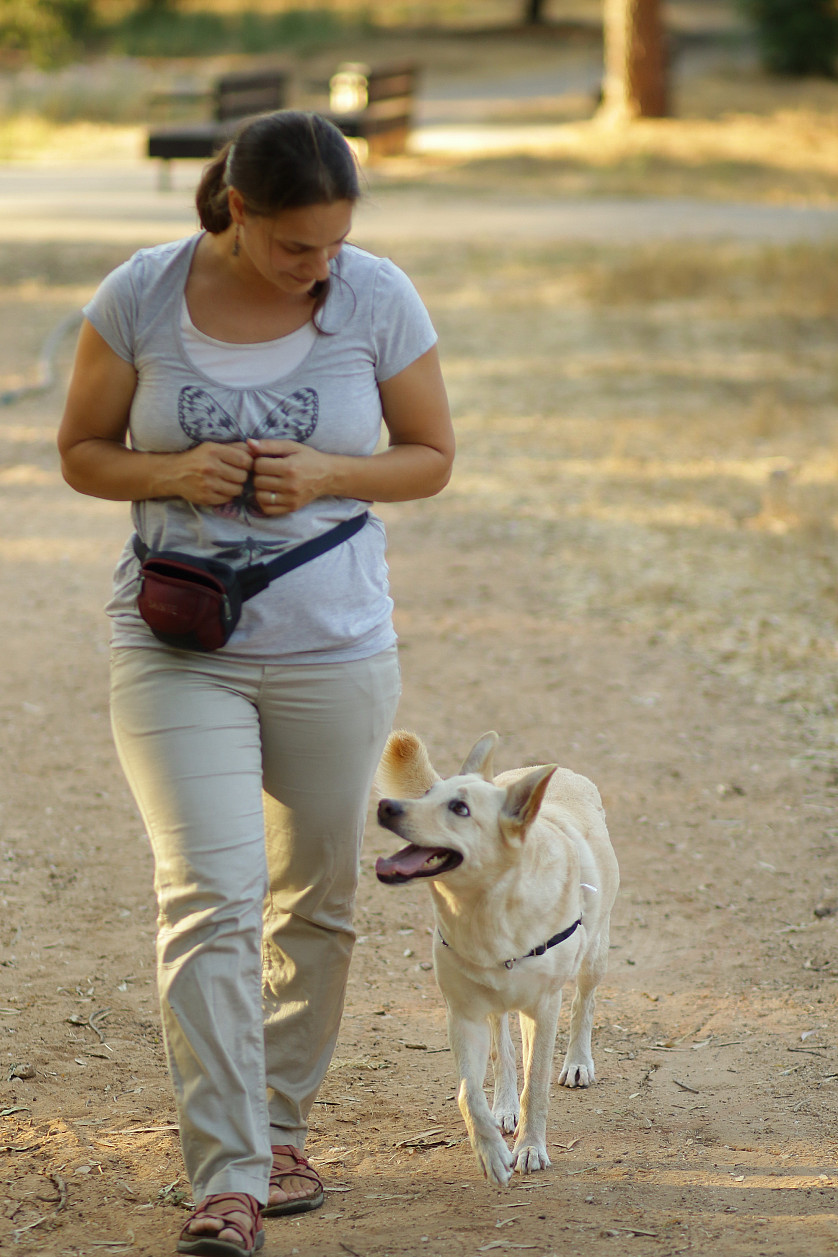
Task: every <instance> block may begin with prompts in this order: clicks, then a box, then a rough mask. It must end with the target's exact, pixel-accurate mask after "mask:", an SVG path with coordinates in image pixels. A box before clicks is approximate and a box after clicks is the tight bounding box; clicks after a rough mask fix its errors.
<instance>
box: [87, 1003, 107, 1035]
mask: <svg viewBox="0 0 838 1257" xmlns="http://www.w3.org/2000/svg"><path fill="white" fill-rule="evenodd" d="M110 1012H111V1010H110V1009H109V1008H100V1009H99V1011H98V1012H97V1013H91V1014H90V1016H89V1017H88V1019H87V1024H88V1025H89V1026H90V1029H91V1030H92V1031H93V1033H94V1034H98V1036H99V1042H100V1043H104V1042H105V1032H104V1030H101V1029H100V1028H99V1026H98V1025H97V1022H100V1021H104V1020H105V1018H106V1017H109V1016H110Z"/></svg>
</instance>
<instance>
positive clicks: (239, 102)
mask: <svg viewBox="0 0 838 1257" xmlns="http://www.w3.org/2000/svg"><path fill="white" fill-rule="evenodd" d="M288 85H289V73H288V71H287V70H257V71H254V72H252V73H240V74H224V75H222V77H221V78H220V79H219V80H218V82H217V84H216V86H215V117H216V120H217V121H218V122H227V121H229V120H230V119H232V118H247V117H249V116H250V115H251V114H257V113H271V112H273V110H275V109H284V108H285V106H286V105H287V103H288Z"/></svg>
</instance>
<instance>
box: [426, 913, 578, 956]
mask: <svg viewBox="0 0 838 1257" xmlns="http://www.w3.org/2000/svg"><path fill="white" fill-rule="evenodd" d="M581 924H582V918H581V917H579V919H578V921H574V922H573V925H569V926H568V927H567V929H566V930H560V931H559V933H558V934H554V935H553V937H552V938H548V940H547V942H546V943H539V944H538V946H537V947H533V949H532V951H528V952H527V954H526V956H518V957H517V959H515V960H504V962H503V967H504V969H511V968H512V966H513V965H517V964H518V961H519V960H529V958H530V956H543V955H544V953H545V952H546V951H547V948H548V947H555V946H556V944H557V943H563V942H564V941H565V939H566V938H570V936H571V934H574V933H575V932H576V930H578V928H579V926H580V925H581ZM437 934H439V941H440V942H441V943H442V946H443V947H450V945H451V944H450V943H446V941H445V939H444V938H443V937H442V934H441V932H440V931H439V930H437Z"/></svg>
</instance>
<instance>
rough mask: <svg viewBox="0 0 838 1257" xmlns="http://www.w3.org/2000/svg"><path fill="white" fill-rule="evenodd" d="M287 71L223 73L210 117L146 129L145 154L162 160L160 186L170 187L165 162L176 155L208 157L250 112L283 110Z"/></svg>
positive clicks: (251, 113)
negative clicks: (198, 120)
mask: <svg viewBox="0 0 838 1257" xmlns="http://www.w3.org/2000/svg"><path fill="white" fill-rule="evenodd" d="M289 80H290V74H289V72H288V70H286V69H275V70H254V71H248V72H239V73H236V74H225V75H223V76H222V77H221V78H219V80H218V82H217V83H216V84H215V87H214V88H213V89H212V94H211V100H212V110H213V116H212V118H211V119H210V120H208V121H206V122H183V123H176V124H173V125H170V126H162V127H157V128H155V129H154V130H153V131H150V132H149V136H148V156H149V157H156V158H159V159H160V161H162V163H163V164H162V166H161V168H160V186H161V187H163V188H168V187H170V186H171V178H170V167H169V163H170V162H171V161H174V160H175V159H176V158H187V157H202V158H205V159H206V158H209V157H212V156H213V154H214V153H217V152H218V150H219V149H220V148H223V147H224V145H225V144H226V143H227V141H228V140H229V139H231V138H232V136H234V135H235V133H236V131H237V130H238V128H239V125H240V123H241V122H242V121H243V120H244V119H245V118H249V117H252V116H253V115H254V114H260V113H270V112H272V111H273V110H275V109H284V108H285V107H286V105H287V103H288V88H289Z"/></svg>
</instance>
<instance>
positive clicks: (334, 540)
mask: <svg viewBox="0 0 838 1257" xmlns="http://www.w3.org/2000/svg"><path fill="white" fill-rule="evenodd" d="M368 519H369V512H367V511H365V512H364V513H363V514H362V515H355V516H353V518H352V519H347V520H344V521H343V523H341V524H337V525H336V526H335V527H334V528H330V529H329V530H328V532H325V533H321V535H320V536H319V537H312V538H311V540H310V541H304V542H303V543H302V544H301V545H299V546H294V547H293V549H291V550H287V551H286V552H285V553H284V554H281V555H279V556H278V558H276V559H272V560H271V562H269V563H254V564H252V565H251V566H250V567H245V568H240V569H237V568H234V567H231V566H230V564H229V563H223V562H222V561H221V560H220V559H201V558H196V557H195V556H194V555H190V554H182V553H180V552H179V551H177V550H157V551H154V550H150V549H149V547H148V546H147V545H146V544H145V542H144V541H141V540H140V538H139V537H138V536H137V535H136V534H135V535H134V539H133V546H134V552H135V554H136V555H137V558H138V559H139V560H140V588H139V592H138V594H137V610H138V611H139V613H140V615H141V616H142V617H143V619H144V620H145V622H146V624H147V625H148V627H149V628H150V629H151V631H152V633H153V634H154V636H155V637H157V638H159V640H160V641H161V642H165V643H166V645H167V646H176V647H178V648H179V649H181V650H200V651H210V650H218V649H220V647H222V646H224V645H226V643H227V642H228V641H229V640H230V636H231V634H232V632H233V630H234V628H235V627H236V625H237V624H238V622H239V617H240V615H241V609H242V603H244V602H247V600H248V599H249V598H253V597H254V596H255V595H256V594H258V593H260V592H261V591H262V590H263V589H265V588H267V586H268V585H269V584H270V583H271V581H272V580H275V579H276V578H277V576H282V575H284V573H285V572H290V571H291V570H292V569H293V568H295V567H300V566H301V565H302V564H303V563H308V562H309V561H310V560H311V559H315V558H317V556H318V555H320V554H325V553H326V551H327V550H331V549H333V548H334V547H335V546H338V545H340V544H341V542H342V541H346V540H348V538H349V537H352V536H354V534H355V533H356V532H359V531H360V530H361V529H362V528H363V526H364V524H366V522H367V520H368Z"/></svg>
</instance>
